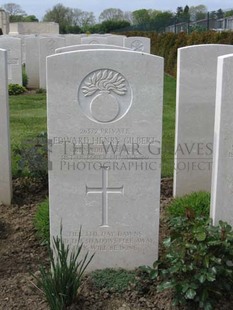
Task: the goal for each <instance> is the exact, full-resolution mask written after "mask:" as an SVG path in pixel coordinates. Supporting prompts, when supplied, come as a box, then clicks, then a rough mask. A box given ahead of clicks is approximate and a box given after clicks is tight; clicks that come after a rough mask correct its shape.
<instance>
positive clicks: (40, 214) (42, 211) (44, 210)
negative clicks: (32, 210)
mask: <svg viewBox="0 0 233 310" xmlns="http://www.w3.org/2000/svg"><path fill="white" fill-rule="evenodd" d="M34 226H35V228H36V231H37V235H38V237H39V238H40V239H41V240H42V243H44V244H48V243H49V199H48V198H47V199H46V200H45V201H43V202H42V203H40V204H39V205H38V207H37V210H36V214H35V218H34Z"/></svg>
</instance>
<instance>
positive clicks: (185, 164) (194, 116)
mask: <svg viewBox="0 0 233 310" xmlns="http://www.w3.org/2000/svg"><path fill="white" fill-rule="evenodd" d="M229 53H233V46H232V45H220V44H205V45H196V46H188V47H183V48H180V49H178V61H177V92H176V96H177V97H176V134H175V170H174V190H173V191H174V196H182V195H185V194H190V193H191V192H195V191H210V189H211V174H212V159H213V138H214V117H215V93H216V75H217V58H218V56H221V55H224V54H229Z"/></svg>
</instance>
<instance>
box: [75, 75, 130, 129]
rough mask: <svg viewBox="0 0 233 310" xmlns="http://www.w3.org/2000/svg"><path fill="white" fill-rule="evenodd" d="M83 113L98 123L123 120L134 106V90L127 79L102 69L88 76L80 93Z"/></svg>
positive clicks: (81, 86) (81, 85)
mask: <svg viewBox="0 0 233 310" xmlns="http://www.w3.org/2000/svg"><path fill="white" fill-rule="evenodd" d="M78 101H79V105H80V107H81V109H82V111H83V113H84V114H85V115H86V116H87V117H88V118H89V119H90V120H92V121H94V122H97V123H111V122H114V121H117V120H119V119H121V118H122V117H123V116H125V114H126V113H127V112H128V111H129V109H130V106H131V104H132V90H131V87H130V85H129V83H128V81H127V80H126V79H125V77H124V76H123V75H122V74H121V73H119V72H116V71H114V70H110V69H100V70H96V71H94V72H91V73H90V74H88V75H87V76H86V77H85V78H84V79H83V81H82V83H81V84H80V87H79V91H78Z"/></svg>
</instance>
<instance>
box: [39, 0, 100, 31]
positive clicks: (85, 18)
mask: <svg viewBox="0 0 233 310" xmlns="http://www.w3.org/2000/svg"><path fill="white" fill-rule="evenodd" d="M43 21H45V22H55V23H58V24H59V26H60V32H61V33H68V32H73V31H72V30H74V29H79V30H80V28H83V31H86V30H87V28H88V27H89V26H92V25H94V23H95V16H94V14H93V13H92V12H85V11H82V10H79V9H72V8H69V7H65V6H64V5H63V4H61V3H58V4H56V5H55V6H54V7H53V8H52V9H51V10H48V11H47V12H46V14H45V16H44V18H43Z"/></svg>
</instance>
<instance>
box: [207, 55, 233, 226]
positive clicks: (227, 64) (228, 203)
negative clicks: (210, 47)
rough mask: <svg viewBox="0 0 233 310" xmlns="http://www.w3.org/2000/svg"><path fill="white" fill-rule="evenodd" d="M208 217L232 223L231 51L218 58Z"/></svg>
mask: <svg viewBox="0 0 233 310" xmlns="http://www.w3.org/2000/svg"><path fill="white" fill-rule="evenodd" d="M217 72H218V74H217V92H216V110H215V130H214V132H215V136H214V153H213V174H212V188H211V212H210V217H211V218H212V219H213V223H214V225H217V224H218V222H219V221H220V220H222V221H227V222H228V223H229V224H230V225H231V226H232V225H233V206H232V201H233V174H232V172H233V134H232V133H233V122H232V115H233V106H232V98H233V76H232V72H233V54H231V55H226V56H222V57H219V58H218V71H217Z"/></svg>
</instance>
